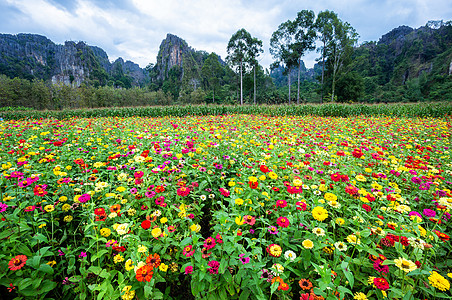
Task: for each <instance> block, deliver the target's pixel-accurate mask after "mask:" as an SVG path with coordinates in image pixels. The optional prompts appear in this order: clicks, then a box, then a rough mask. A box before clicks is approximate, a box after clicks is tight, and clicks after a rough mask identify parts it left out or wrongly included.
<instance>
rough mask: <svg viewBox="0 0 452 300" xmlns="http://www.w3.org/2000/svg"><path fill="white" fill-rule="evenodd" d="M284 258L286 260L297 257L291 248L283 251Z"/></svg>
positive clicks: (292, 259)
mask: <svg viewBox="0 0 452 300" xmlns="http://www.w3.org/2000/svg"><path fill="white" fill-rule="evenodd" d="M284 258H285V259H286V260H290V261H294V260H295V258H297V255H296V254H295V252H293V251H292V250H287V251H286V252H284Z"/></svg>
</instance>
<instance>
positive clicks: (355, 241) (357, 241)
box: [347, 234, 361, 245]
mask: <svg viewBox="0 0 452 300" xmlns="http://www.w3.org/2000/svg"><path fill="white" fill-rule="evenodd" d="M347 242H349V243H350V244H358V245H359V244H361V240H360V239H359V238H358V237H356V235H354V234H350V235H349V236H347Z"/></svg>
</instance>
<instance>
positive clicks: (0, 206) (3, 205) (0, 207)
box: [0, 202, 8, 212]
mask: <svg viewBox="0 0 452 300" xmlns="http://www.w3.org/2000/svg"><path fill="white" fill-rule="evenodd" d="M7 208H8V205H7V204H6V203H1V202H0V212H4V211H5V210H6V209H7Z"/></svg>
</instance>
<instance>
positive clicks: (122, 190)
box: [116, 186, 126, 193]
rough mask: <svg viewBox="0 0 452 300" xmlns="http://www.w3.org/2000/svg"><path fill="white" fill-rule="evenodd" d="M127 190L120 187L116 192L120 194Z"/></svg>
mask: <svg viewBox="0 0 452 300" xmlns="http://www.w3.org/2000/svg"><path fill="white" fill-rule="evenodd" d="M125 190H126V188H125V187H123V186H120V187H117V188H116V191H118V192H120V193H122V192H124V191H125Z"/></svg>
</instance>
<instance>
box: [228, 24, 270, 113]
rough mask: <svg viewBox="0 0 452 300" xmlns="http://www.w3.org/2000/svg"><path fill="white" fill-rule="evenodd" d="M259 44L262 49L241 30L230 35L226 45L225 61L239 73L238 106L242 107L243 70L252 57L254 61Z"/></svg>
mask: <svg viewBox="0 0 452 300" xmlns="http://www.w3.org/2000/svg"><path fill="white" fill-rule="evenodd" d="M259 42H260V47H262V42H261V41H259V40H258V39H255V38H253V37H252V36H251V34H250V33H249V32H248V31H246V30H245V29H243V28H242V29H240V30H238V31H237V32H236V33H234V34H233V35H232V37H231V39H230V40H229V43H228V47H227V52H228V56H227V57H226V61H227V62H228V63H229V64H230V65H231V66H236V67H238V69H239V72H240V105H243V69H244V68H246V66H247V64H248V65H249V64H252V62H253V57H254V59H255V57H256V56H257V53H258V52H259V50H258V49H259ZM254 51H257V52H254Z"/></svg>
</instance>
